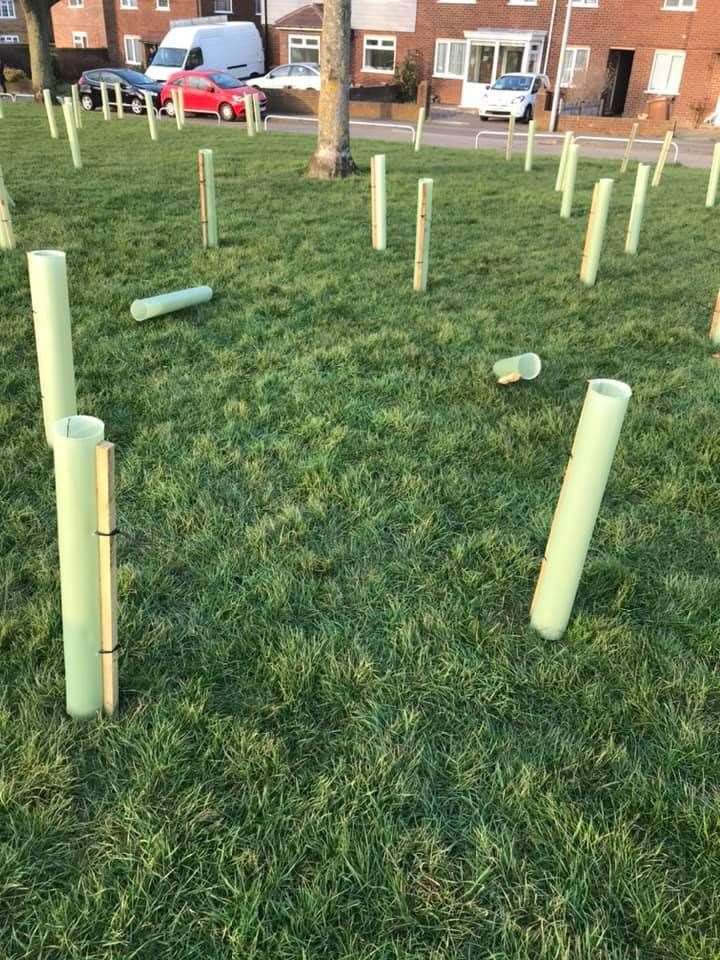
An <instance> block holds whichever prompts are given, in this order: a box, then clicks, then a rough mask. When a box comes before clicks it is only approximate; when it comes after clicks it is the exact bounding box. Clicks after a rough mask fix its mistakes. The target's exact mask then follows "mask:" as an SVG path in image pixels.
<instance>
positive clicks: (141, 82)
mask: <svg viewBox="0 0 720 960" xmlns="http://www.w3.org/2000/svg"><path fill="white" fill-rule="evenodd" d="M115 73H117V75H118V76H119V77H120V79H121V80H125V81H126V83H132V84H134V85H135V86H136V87H144V86H145V85H146V84H148V83H152V80H150V78H149V77H146V76H145V74H144V73H140V71H139V70H116V71H115Z"/></svg>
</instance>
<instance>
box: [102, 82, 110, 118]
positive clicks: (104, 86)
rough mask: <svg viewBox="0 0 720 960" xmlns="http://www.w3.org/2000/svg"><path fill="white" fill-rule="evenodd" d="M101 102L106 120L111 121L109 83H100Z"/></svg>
mask: <svg viewBox="0 0 720 960" xmlns="http://www.w3.org/2000/svg"><path fill="white" fill-rule="evenodd" d="M100 101H101V103H102V112H103V117H104V119H105V120H109V119H110V98H109V97H108V88H107V82H106V81H105V80H101V81H100Z"/></svg>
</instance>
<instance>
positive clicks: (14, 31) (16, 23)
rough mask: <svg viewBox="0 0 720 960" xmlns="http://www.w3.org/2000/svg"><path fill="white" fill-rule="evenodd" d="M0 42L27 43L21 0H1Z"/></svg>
mask: <svg viewBox="0 0 720 960" xmlns="http://www.w3.org/2000/svg"><path fill="white" fill-rule="evenodd" d="M0 43H27V31H26V29H25V17H24V16H23V12H22V10H21V9H20V3H19V0H0Z"/></svg>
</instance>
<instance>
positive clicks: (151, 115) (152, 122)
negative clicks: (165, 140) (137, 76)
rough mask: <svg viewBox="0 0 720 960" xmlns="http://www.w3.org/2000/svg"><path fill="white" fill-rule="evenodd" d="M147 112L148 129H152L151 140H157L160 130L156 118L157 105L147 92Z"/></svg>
mask: <svg viewBox="0 0 720 960" xmlns="http://www.w3.org/2000/svg"><path fill="white" fill-rule="evenodd" d="M145 111H146V113H147V118H148V127H149V128H150V139H151V140H157V138H158V128H157V119H156V118H155V105H154V104H153V99H152V95H151V94H149V93H148V92H147V91H145Z"/></svg>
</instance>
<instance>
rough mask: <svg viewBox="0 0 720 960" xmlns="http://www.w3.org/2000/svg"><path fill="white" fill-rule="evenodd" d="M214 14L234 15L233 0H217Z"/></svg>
mask: <svg viewBox="0 0 720 960" xmlns="http://www.w3.org/2000/svg"><path fill="white" fill-rule="evenodd" d="M213 12H214V13H232V12H233V0H215V3H214V5H213Z"/></svg>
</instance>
